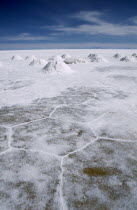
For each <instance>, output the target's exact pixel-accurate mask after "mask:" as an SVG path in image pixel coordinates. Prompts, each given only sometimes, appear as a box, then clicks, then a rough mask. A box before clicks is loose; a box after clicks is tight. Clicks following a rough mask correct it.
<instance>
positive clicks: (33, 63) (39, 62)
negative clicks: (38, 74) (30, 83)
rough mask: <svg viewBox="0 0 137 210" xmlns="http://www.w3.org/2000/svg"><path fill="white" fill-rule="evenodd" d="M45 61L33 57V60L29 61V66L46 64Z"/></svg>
mask: <svg viewBox="0 0 137 210" xmlns="http://www.w3.org/2000/svg"><path fill="white" fill-rule="evenodd" d="M46 64H47V61H46V60H45V59H34V60H33V61H31V63H30V64H29V66H36V65H43V66H44V65H46Z"/></svg>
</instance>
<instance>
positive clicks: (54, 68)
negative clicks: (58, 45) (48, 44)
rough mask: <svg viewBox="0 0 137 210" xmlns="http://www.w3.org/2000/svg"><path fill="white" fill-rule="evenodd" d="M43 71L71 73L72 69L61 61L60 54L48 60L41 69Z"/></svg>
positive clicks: (47, 72)
mask: <svg viewBox="0 0 137 210" xmlns="http://www.w3.org/2000/svg"><path fill="white" fill-rule="evenodd" d="M42 70H43V72H44V73H46V74H49V73H71V72H73V71H72V69H71V68H70V67H69V66H68V65H67V64H65V63H64V62H63V60H62V58H60V56H55V57H54V59H52V60H50V61H49V62H48V63H47V65H46V66H45V67H44V68H43V69H42Z"/></svg>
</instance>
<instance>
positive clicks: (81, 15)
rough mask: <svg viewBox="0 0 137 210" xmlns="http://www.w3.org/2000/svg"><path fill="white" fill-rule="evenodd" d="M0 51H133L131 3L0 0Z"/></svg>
mask: <svg viewBox="0 0 137 210" xmlns="http://www.w3.org/2000/svg"><path fill="white" fill-rule="evenodd" d="M0 26H1V27H0V50H9V49H47V48H137V2H136V1H133V0H130V1H129V0H125V1H124V0H121V1H118V0H114V1H113V0H96V1H95V0H79V1H76V0H66V1H65V0H56V1H55V0H50V1H47V0H0Z"/></svg>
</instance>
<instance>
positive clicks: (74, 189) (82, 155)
mask: <svg viewBox="0 0 137 210" xmlns="http://www.w3.org/2000/svg"><path fill="white" fill-rule="evenodd" d="M136 151H137V144H132V143H126V144H125V143H124V142H117V141H110V140H104V139H101V140H98V141H96V143H94V144H91V145H90V146H88V147H87V148H86V149H84V150H82V151H80V152H77V153H75V154H71V155H69V156H68V157H67V158H66V159H64V163H63V167H64V185H63V186H64V197H65V200H66V204H67V206H68V209H82V210H84V209H91V206H92V209H136V206H137V199H136V198H137V197H136V193H137V169H136V168H137V158H136ZM127 154H128V155H127Z"/></svg>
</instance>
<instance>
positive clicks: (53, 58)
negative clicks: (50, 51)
mask: <svg viewBox="0 0 137 210" xmlns="http://www.w3.org/2000/svg"><path fill="white" fill-rule="evenodd" d="M57 57H58V58H59V59H60V60H62V61H63V58H62V57H61V56H60V55H55V56H52V57H50V58H49V59H48V61H53V60H55V59H56V58H57Z"/></svg>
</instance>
